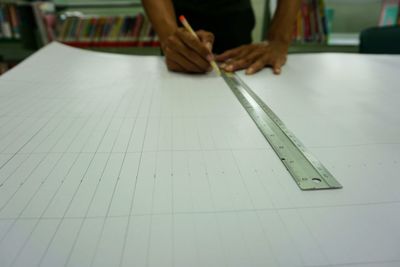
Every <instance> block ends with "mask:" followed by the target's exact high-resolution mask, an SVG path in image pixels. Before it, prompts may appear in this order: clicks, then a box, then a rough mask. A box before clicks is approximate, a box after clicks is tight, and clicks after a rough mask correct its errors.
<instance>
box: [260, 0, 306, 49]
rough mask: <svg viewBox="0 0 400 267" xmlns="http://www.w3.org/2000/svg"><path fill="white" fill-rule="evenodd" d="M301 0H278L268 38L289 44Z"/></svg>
mask: <svg viewBox="0 0 400 267" xmlns="http://www.w3.org/2000/svg"><path fill="white" fill-rule="evenodd" d="M300 5H301V0H278V7H277V9H276V12H275V15H274V17H273V19H272V22H271V26H270V29H269V31H268V36H267V38H268V40H269V41H277V42H282V43H284V44H286V45H288V46H289V44H290V43H291V41H292V34H293V29H294V24H295V21H296V18H297V13H298V12H299V9H300Z"/></svg>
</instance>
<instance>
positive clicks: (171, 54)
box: [165, 47, 205, 73]
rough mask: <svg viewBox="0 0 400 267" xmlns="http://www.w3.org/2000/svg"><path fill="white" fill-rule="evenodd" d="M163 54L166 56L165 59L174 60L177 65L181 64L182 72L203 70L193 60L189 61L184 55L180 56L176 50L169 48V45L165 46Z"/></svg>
mask: <svg viewBox="0 0 400 267" xmlns="http://www.w3.org/2000/svg"><path fill="white" fill-rule="evenodd" d="M165 55H166V57H167V60H170V61H174V62H175V63H177V64H178V65H180V66H182V67H183V69H184V71H183V72H189V73H204V72H205V70H203V69H201V68H200V67H198V66H197V65H196V64H194V63H193V62H190V61H189V60H187V59H186V58H185V57H184V56H182V55H181V54H180V53H178V52H177V51H175V50H173V49H171V48H170V47H167V49H166V54H165Z"/></svg>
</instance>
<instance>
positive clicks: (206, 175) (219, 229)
mask: <svg viewBox="0 0 400 267" xmlns="http://www.w3.org/2000/svg"><path fill="white" fill-rule="evenodd" d="M189 101H190V102H191V103H192V105H194V97H193V94H191V97H190V98H189ZM196 133H197V138H198V140H199V143H200V147H201V148H202V149H203V145H202V143H201V137H200V130H199V121H198V120H196ZM211 138H212V142H213V144H214V148H216V147H217V146H216V143H215V139H214V135H213V134H211ZM200 154H201V160H202V162H201V163H202V165H203V168H204V171H205V177H206V181H207V186H208V190H209V192H210V197H211V203H212V208H213V210H215V209H216V204H215V199H214V194H213V192H212V187H211V183H210V177H209V171H208V168H207V164H206V161H205V155H204V151H203V150H202V151H201V153H200ZM213 219H214V223H215V225H217V227H218V241H219V244H218V245H219V248H220V249H221V252H222V254H223V255H224V257H223V264H224V266H227V265H228V263H227V260H226V258H227V255H226V250H225V249H223V248H224V245H223V242H222V234H221V225H220V224H219V221H218V219H217V216H216V214H214V216H213ZM195 224H196V234H197V238H198V235H199V233H198V224H197V223H196V222H195Z"/></svg>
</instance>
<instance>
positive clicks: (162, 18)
mask: <svg viewBox="0 0 400 267" xmlns="http://www.w3.org/2000/svg"><path fill="white" fill-rule="evenodd" d="M142 4H143V7H144V8H145V10H146V13H147V16H148V17H149V19H150V21H151V24H152V25H153V27H154V29H155V31H156V32H157V34H158V37H159V38H160V41H161V43H165V41H166V39H167V38H168V37H169V36H170V35H172V34H173V33H174V32H175V31H176V29H177V28H178V26H177V23H176V16H175V11H174V7H173V4H172V0H142Z"/></svg>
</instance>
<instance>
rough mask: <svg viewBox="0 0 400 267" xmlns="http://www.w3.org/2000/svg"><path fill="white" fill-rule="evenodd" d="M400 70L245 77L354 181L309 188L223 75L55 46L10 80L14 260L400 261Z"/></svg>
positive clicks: (334, 68) (5, 245)
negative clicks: (275, 149) (337, 187)
mask: <svg viewBox="0 0 400 267" xmlns="http://www.w3.org/2000/svg"><path fill="white" fill-rule="evenodd" d="M399 69H400V57H399V56H365V55H350V54H318V55H291V56H290V57H289V62H288V64H287V66H285V68H284V70H283V74H282V75H281V76H274V75H272V73H271V71H270V70H264V71H262V72H261V73H259V74H257V75H254V76H251V77H245V76H244V75H242V74H240V75H241V77H242V78H243V79H244V81H245V82H246V83H247V84H248V85H249V86H250V87H251V88H253V90H254V91H255V92H256V93H257V94H258V95H259V96H260V97H261V98H262V99H264V101H265V102H266V103H267V104H268V105H269V106H270V107H271V108H272V109H273V110H274V111H275V112H276V113H277V114H278V116H280V118H281V119H282V120H283V121H284V122H285V123H286V124H287V126H288V127H289V128H290V129H291V130H292V131H293V132H294V133H295V134H296V135H297V137H299V139H300V140H302V141H303V143H304V144H305V145H306V146H307V147H308V148H309V149H310V150H311V151H312V152H313V153H314V154H315V155H316V156H317V157H318V158H319V159H320V160H321V161H322V162H323V163H324V164H325V165H326V167H327V168H328V169H329V170H330V171H331V172H332V173H333V175H334V176H335V177H336V178H337V179H338V181H339V182H340V183H341V184H342V185H343V186H344V188H343V189H341V190H330V191H312V192H309V191H307V192H304V191H301V190H299V188H298V187H297V185H296V184H295V182H294V181H293V179H292V178H291V176H290V175H289V174H288V172H287V171H286V170H285V168H284V167H283V165H282V164H281V162H280V161H279V160H278V158H277V157H276V155H275V154H274V152H273V151H272V149H271V148H270V147H269V145H268V143H267V142H266V141H265V139H264V138H263V137H262V135H261V134H260V132H259V131H258V129H257V128H256V126H255V125H254V123H253V122H252V120H251V119H250V118H249V116H248V115H247V113H246V112H245V111H244V109H243V108H242V107H241V105H240V104H239V102H238V101H237V100H236V98H235V96H234V95H233V94H232V92H231V91H230V90H229V88H228V87H227V86H226V84H225V83H224V81H223V80H222V79H221V78H218V77H215V76H213V75H212V74H210V75H204V76H191V75H183V74H175V73H170V72H168V71H167V70H166V68H165V66H164V64H163V61H162V59H161V58H158V57H140V56H136V57H134V56H121V55H109V54H101V53H94V52H87V51H81V50H77V49H73V48H69V47H65V46H63V45H60V44H57V43H53V44H51V45H49V46H47V47H46V48H44V49H42V50H41V51H39V52H38V53H36V54H35V55H33V56H32V57H30V58H29V59H28V60H26V61H25V62H23V63H22V64H20V65H19V66H17V67H16V68H15V69H13V70H11V71H10V72H8V73H7V74H6V75H4V76H2V77H1V78H0V184H1V186H0V266H36V265H41V266H64V265H66V266H89V265H92V266H135V267H136V266H157V267H158V266H163V267H164V266H165V267H166V266H185V267H192V266H193V267H194V266H207V267H208V266H218V267H220V266H363V267H364V266H368V267H372V266H390V267H394V266H400V179H399V172H400V115H399V107H398V105H399V99H400V86H399V84H400V78H399V75H400V71H399Z"/></svg>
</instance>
